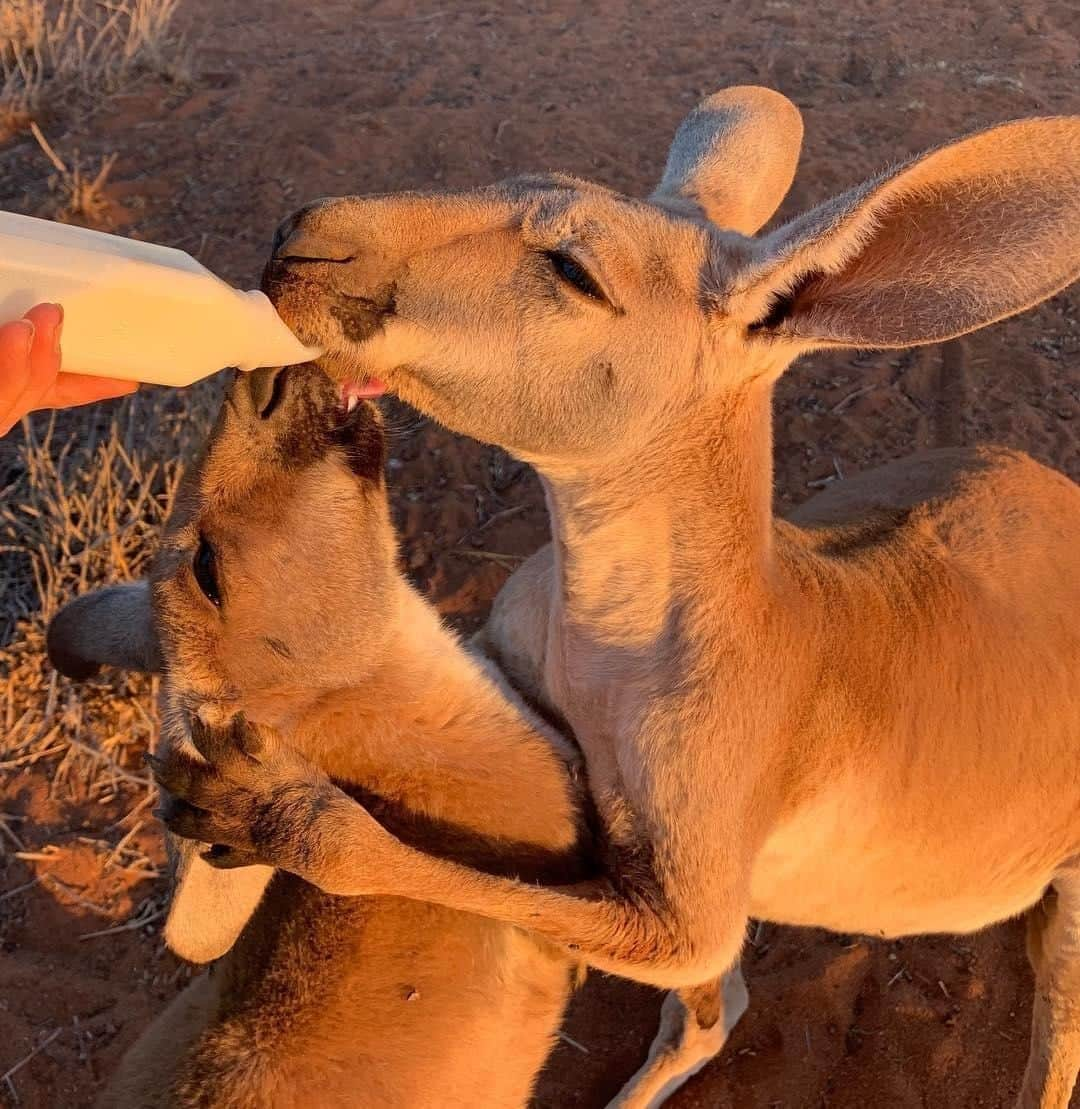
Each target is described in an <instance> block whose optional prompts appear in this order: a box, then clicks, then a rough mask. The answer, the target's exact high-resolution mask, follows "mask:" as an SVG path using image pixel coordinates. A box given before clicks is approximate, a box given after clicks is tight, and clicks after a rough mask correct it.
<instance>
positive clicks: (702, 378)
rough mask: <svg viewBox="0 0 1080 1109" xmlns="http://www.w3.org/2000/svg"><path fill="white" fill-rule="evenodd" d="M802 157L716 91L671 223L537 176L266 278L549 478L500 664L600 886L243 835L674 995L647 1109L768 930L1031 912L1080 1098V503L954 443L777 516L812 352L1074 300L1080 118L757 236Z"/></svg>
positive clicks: (1054, 1026) (323, 816)
mask: <svg viewBox="0 0 1080 1109" xmlns="http://www.w3.org/2000/svg"><path fill="white" fill-rule="evenodd" d="M801 139H802V124H801V119H800V116H799V113H798V110H797V109H796V108H795V106H794V105H793V104H792V103H791V102H790V101H789V100H787V99H786V98H784V97H783V96H781V95H780V94H778V93H775V92H771V91H769V90H767V89H759V88H735V89H728V90H726V91H724V92H721V93H718V94H716V95H714V96H712V97H710V98H709V99H707V100H706V101H705V102H704V103H702V104H701V105H700V106H699V107H698V108H697V109H696V110H695V111H694V112H693V113H692V114H691V115H690V116H689V118H688V119H687V120H686V121H685V122H684V123H683V124H682V125H681V127H680V128H679V130H678V133H677V135H676V137H675V141H674V145H673V146H672V149H671V153H670V155H669V157H668V161H667V167H666V169H665V172H664V175H663V178H662V180H661V182H660V185H659V186H658V188H657V190H656V191H655V193H654V194H653V195H652V196H651V197H650V198H649V199H648V200H639V199H635V198H631V197H626V196H622V195H620V194H618V193H616V192H613V191H612V190H610V189H607V188H604V187H601V186H599V185H595V184H592V183H589V182H586V181H581V180H577V179H574V178H569V177H564V176H558V175H555V176H543V177H522V178H516V179H514V180H511V181H509V182H504V183H502V184H499V185H495V186H492V187H489V188H483V189H476V190H472V191H467V192H458V193H451V194H440V195H422V194H404V195H400V196H393V195H391V196H379V197H371V198H363V197H344V198H339V199H326V200H322V201H318V202H315V203H313V204H311V205H309V206H307V207H306V208H303V209H301V210H300V211H299V212H298V213H296V214H295V215H294V216H293V217H291V218H290V219H289V220H287V221H286V223H285V224H283V225H282V227H281V228H280V229H279V231H278V235H277V239H276V242H275V245H274V253H273V256H272V259H271V261H270V262H269V264H268V267H267V270H266V274H265V287H266V289H267V290H268V292H269V293H270V295H271V297H272V299H273V300H274V302H275V304H276V305H277V308H278V310H279V311H280V312H281V313H282V315H283V316H284V318H285V319H286V320H287V321H288V322H289V323H290V324H291V325H292V326H293V328H294V329H295V330H296V332H297V333H298V334H299V335H300V336H301V337H302V338H303V339H304V340H305V341H307V342H311V343H317V344H319V345H320V346H321V347H323V348H324V349H325V351H326V352H327V353H326V355H325V356H324V358H323V360H322V364H323V366H324V367H325V368H326V369H328V370H329V371H330V372H331V373H332V374H333V375H334V376H335V377H336V378H338V379H339V380H341V381H344V382H351V383H352V384H351V385H350V386H349V388H351V389H352V390H353V391H354V392H356V393H357V394H361V393H362V394H364V395H369V394H371V393H377V392H379V391H380V390H382V389H386V390H389V391H391V392H394V393H396V394H397V395H398V396H400V397H401V398H403V399H404V400H406V401H408V402H410V403H411V404H413V405H415V406H416V407H418V408H419V409H421V410H422V411H423V412H425V413H426V414H428V415H430V416H433V417H434V418H436V419H438V420H440V421H441V422H442V423H444V424H446V425H447V426H448V427H449V428H451V429H453V430H455V431H457V432H460V433H463V434H466V435H471V436H474V437H476V438H479V439H481V440H484V441H485V442H489V443H494V444H497V445H499V446H501V447H503V448H505V449H507V450H508V451H510V452H511V453H513V454H514V455H516V456H518V457H519V458H521V459H523V460H525V461H526V462H529V463H531V464H532V465H534V466H535V468H536V469H537V471H538V472H539V474H540V475H541V478H542V480H543V483H544V487H545V490H546V495H547V499H548V504H549V507H550V514H551V522H552V532H553V542H552V544H551V546H550V547H549V548H546V549H545V550H543V551H541V552H539V553H538V554H536V555H535V556H534V557H533V559H532V560H530V561H529V562H527V563H526V564H525V565H524V566H523V567H521V569H520V570H519V571H518V572H517V573H516V574H515V575H514V576H513V577H512V578H511V579H510V581H509V582H508V584H507V585H506V586H505V588H504V590H503V592H502V593H501V595H500V597H499V598H498V600H497V602H496V606H495V611H494V613H493V616H492V620H491V622H490V624H489V626H488V633H487V640H488V645H489V650H490V651H491V652H492V653H493V654H494V655H495V656H496V657H497V658H498V659H499V661H500V663H501V664H502V666H503V667H504V669H505V671H506V673H507V674H508V676H509V677H510V678H511V680H512V681H513V682H514V683H515V684H516V685H518V686H519V688H521V689H522V690H524V691H526V692H527V693H528V694H529V695H530V696H532V697H534V698H536V700H537V702H538V703H540V704H543V705H545V706H547V708H548V709H549V710H550V711H552V712H554V713H557V714H558V716H559V717H560V718H561V719H563V720H565V721H566V722H567V724H568V725H569V727H570V728H571V729H572V730H573V732H574V734H575V736H576V737H577V740H578V742H579V743H580V745H581V748H582V751H583V754H584V757H585V761H586V767H587V771H588V781H589V788H590V791H591V794H592V797H593V800H594V802H595V804H596V808H597V810H598V815H599V820H600V824H601V826H602V829H603V832H604V834H605V836H606V838H607V841H608V842H609V843H610V845H611V850H612V853H613V856H614V861H613V862H612V864H611V865H610V867H608V868H607V870H606V872H605V873H604V874H603V875H602V876H601V877H600V878H597V879H591V880H588V881H585V882H582V883H570V884H567V885H563V886H558V887H551V886H543V887H542V886H537V885H533V884H528V883H525V882H521V881H516V880H514V879H512V878H506V877H499V876H492V875H485V874H480V873H478V872H476V871H475V870H474V869H470V868H467V867H464V866H462V865H461V864H459V863H457V862H453V861H449V860H446V859H442V858H435V857H432V856H431V855H430V854H425V853H424V852H422V851H419V850H417V849H416V848H415V847H414V846H412V845H409V844H405V843H403V842H402V841H401V839H400V837H397V836H395V835H394V834H393V831H392V830H391V829H388V828H385V827H384V826H382V824H381V823H380V821H379V820H378V819H377V815H376V814H372V813H370V812H369V811H367V810H366V809H365V808H364V807H363V806H362V805H361V804H360V803H355V804H354V805H353V806H352V807H351V809H346V807H345V805H344V803H342V804H341V806H340V807H339V808H338V809H337V810H335V811H334V812H333V814H331V813H329V812H325V813H324V812H320V811H317V810H315V809H312V810H311V811H310V813H309V816H310V821H309V825H308V827H307V829H306V830H305V833H304V837H303V839H302V840H301V841H298V842H293V843H290V844H289V845H287V847H286V848H285V850H284V851H283V852H282V851H281V848H280V847H279V845H278V844H277V843H276V842H274V843H269V842H267V841H266V838H265V837H264V836H262V835H260V833H259V829H258V828H257V827H256V828H251V827H250V825H248V824H244V836H243V839H242V842H240V843H239V844H238V846H239V848H240V849H242V850H243V851H244V852H246V857H249V858H254V859H258V860H259V861H261V862H264V863H265V862H271V863H273V864H275V865H278V866H281V867H283V868H284V869H286V870H289V871H291V872H293V873H296V874H299V875H301V876H302V877H304V878H305V879H307V880H308V881H310V882H312V883H314V884H315V885H317V886H319V887H320V888H321V889H324V890H327V891H330V892H333V893H337V894H362V893H367V892H369V891H370V890H372V889H377V890H379V891H381V892H394V893H397V894H400V895H401V896H405V897H415V898H420V899H423V900H426V901H432V902H435V903H438V904H441V905H446V906H451V907H454V908H458V909H465V910H468V911H470V912H475V913H480V914H483V915H485V916H489V917H492V918H494V919H497V920H501V921H505V922H508V923H514V924H517V925H520V926H522V927H525V928H528V929H530V930H531V931H533V932H534V933H535V934H537V935H541V936H544V937H546V938H547V939H549V940H552V941H554V942H555V943H558V944H561V945H564V946H565V947H566V948H568V949H573V951H574V952H575V953H577V954H579V955H580V956H581V957H582V958H583V959H585V960H586V961H587V962H589V963H590V964H592V965H594V966H597V967H600V968H602V969H603V970H606V971H610V972H613V973H617V974H621V975H625V976H628V977H631V978H635V979H638V980H640V981H642V982H646V983H652V984H654V985H656V986H660V987H666V988H669V989H674V990H675V991H677V992H676V993H674V994H672V995H670V996H669V998H668V1000H667V1001H666V1002H665V1006H664V1010H663V1019H662V1024H661V1029H660V1032H659V1035H658V1038H657V1041H656V1043H655V1044H654V1046H653V1050H652V1052H651V1055H650V1060H649V1062H648V1063H647V1064H646V1066H645V1068H643V1070H642V1071H641V1072H639V1074H638V1075H637V1076H636V1077H635V1078H634V1079H633V1080H631V1082H630V1083H629V1085H628V1086H627V1087H626V1089H625V1090H624V1092H623V1094H622V1095H621V1099H620V1103H621V1104H622V1105H633V1106H640V1105H656V1104H659V1103H660V1102H661V1101H662V1100H663V1099H664V1097H665V1096H666V1095H667V1094H668V1093H670V1092H671V1090H673V1089H674V1088H676V1087H677V1086H678V1085H679V1084H680V1083H681V1082H682V1081H684V1080H685V1078H686V1077H687V1076H688V1075H689V1074H691V1073H693V1072H694V1071H695V1070H696V1069H697V1068H699V1067H700V1066H702V1065H703V1064H704V1062H705V1061H706V1060H707V1059H708V1058H709V1057H710V1056H711V1055H712V1054H713V1053H715V1052H716V1051H717V1050H719V1048H720V1046H721V1045H722V1043H723V1041H724V1038H725V1036H726V1034H727V1031H728V1029H729V1028H730V1027H731V1025H732V1024H733V1023H734V1021H735V1020H737V1019H738V1016H739V1014H740V1013H741V1011H742V1008H743V1007H744V1006H745V993H744V991H743V990H742V987H741V982H740V981H739V979H738V971H737V960H738V957H739V953H740V948H741V947H742V944H743V940H744V936H745V932H746V924H747V919H748V918H749V917H750V916H754V917H759V918H765V919H768V920H772V921H778V922H782V923H789V924H803V925H818V926H823V927H826V928H832V929H835V930H839V931H843V932H863V933H868V934H873V935H881V936H902V935H908V934H912V933H920V932H927V931H934V932H937V931H949V932H969V931H972V930H975V929H979V928H982V927H984V926H986V925H989V924H991V923H993V922H996V921H1000V920H1002V919H1004V918H1007V917H1011V916H1014V915H1016V914H1019V913H1022V912H1024V911H1025V910H1028V909H1031V908H1032V907H1033V906H1037V908H1035V910H1034V911H1033V912H1031V914H1030V916H1029V920H1030V943H1029V949H1030V954H1031V958H1032V962H1033V965H1034V969H1035V978H1036V1001H1035V1010H1034V1019H1033V1023H1032V1043H1031V1054H1030V1059H1029V1063H1028V1068H1027V1072H1026V1075H1025V1077H1024V1080H1023V1088H1022V1092H1021V1094H1020V1104H1021V1105H1022V1106H1041V1107H1042V1109H1064V1107H1065V1106H1066V1104H1067V1102H1068V1099H1069V1093H1070V1091H1071V1089H1072V1086H1073V1083H1074V1080H1075V1078H1076V1074H1077V1070H1078V1067H1080V687H1078V683H1077V673H1078V666H1080V619H1078V618H1077V613H1078V612H1080V573H1078V572H1077V571H1078V552H1080V488H1078V487H1077V486H1076V485H1075V484H1073V483H1072V482H1071V481H1069V480H1068V479H1066V478H1065V477H1064V476H1063V475H1061V474H1059V473H1055V472H1053V471H1052V470H1049V469H1047V468H1045V467H1043V466H1041V465H1038V464H1036V463H1035V462H1033V461H1032V460H1030V459H1029V458H1027V457H1026V456H1024V455H1022V454H1019V453H1017V452H1014V451H1006V450H996V449H991V448H985V449H978V450H971V451H958V450H945V451H939V452H937V453H935V454H931V455H927V456H924V457H921V458H916V459H912V460H911V461H908V462H904V463H900V464H897V465H893V466H889V467H886V468H884V469H882V470H879V471H876V472H874V473H872V474H868V475H865V476H863V477H861V478H858V479H855V480H850V481H845V482H843V483H842V484H841V485H839V486H838V487H837V488H836V489H835V491H834V492H830V493H828V494H826V495H824V496H823V497H820V498H818V499H816V500H814V501H812V502H811V503H810V504H808V505H807V506H805V507H804V508H803V509H801V510H800V511H798V512H796V513H795V514H794V515H793V516H792V517H791V518H790V519H786V520H785V519H777V518H775V517H774V515H773V511H772V504H771V501H772V434H771V420H772V415H771V396H772V391H773V386H774V383H775V382H776V380H777V379H778V378H779V376H780V375H781V374H782V373H783V371H784V370H785V368H786V367H787V366H788V365H789V364H790V363H791V362H792V361H793V359H795V358H796V357H797V356H798V355H799V354H801V353H803V352H805V351H808V350H812V349H815V348H833V347H840V348H843V347H864V348H866V347H904V346H913V345H917V344H920V343H931V342H939V341H942V340H945V339H948V338H951V337H953V336H957V335H960V334H962V333H964V332H968V331H971V330H973V329H975V328H978V327H982V326H984V325H986V324H989V323H992V322H994V321H995V320H999V319H1001V318H1003V317H1005V316H1008V315H1010V314H1013V313H1016V312H1019V311H1022V310H1024V309H1026V308H1028V307H1030V306H1032V305H1034V304H1037V303H1038V302H1040V301H1041V300H1043V299H1045V298H1046V297H1048V296H1050V295H1051V294H1053V293H1054V292H1056V291H1057V290H1059V289H1061V288H1063V287H1065V286H1066V285H1067V284H1069V283H1070V282H1071V281H1073V280H1074V279H1075V278H1076V277H1077V275H1078V273H1080V118H1077V117H1070V118H1045V119H1031V120H1024V121H1019V122H1013V123H1007V124H1004V125H1002V126H998V127H994V128H991V129H989V130H986V131H983V132H981V133H977V134H974V135H972V136H969V137H968V138H966V139H962V140H959V141H956V142H952V143H949V144H946V145H944V146H942V147H940V148H938V149H936V150H933V151H930V152H929V153H928V154H925V155H923V156H921V157H918V158H915V159H914V160H912V161H910V162H908V163H906V164H904V165H901V166H899V167H896V168H893V169H890V170H888V171H886V172H884V173H882V174H880V175H879V176H877V177H874V178H872V179H870V180H869V181H867V182H866V183H864V184H862V185H859V186H857V187H855V188H853V189H852V190H850V191H849V192H846V193H844V194H843V195H841V196H838V197H835V198H833V199H831V200H828V201H826V202H825V203H823V204H821V205H819V206H818V207H816V208H814V209H812V210H810V211H809V212H807V213H806V214H804V215H802V216H800V217H798V218H796V219H794V220H792V221H791V222H789V223H786V224H784V225H783V226H780V227H778V228H777V229H775V230H772V231H769V232H767V233H764V234H758V232H759V231H760V229H761V228H762V226H763V225H764V224H765V223H766V221H767V220H768V219H769V218H770V217H771V216H772V215H773V213H774V212H775V210H776V208H777V206H778V205H779V203H780V201H781V199H782V198H783V196H784V194H785V193H786V191H787V189H788V187H789V185H790V183H791V180H792V178H793V175H794V172H795V166H796V162H797V159H798V155H799V147H800V144H801ZM271 784H272V783H271ZM197 796H198V791H195V793H194V796H193V797H192V798H190V799H192V800H195V803H196V804H198V801H197ZM346 812H348V814H349V815H348V819H347V820H346V821H344V822H343V821H342V816H343V814H345V813H346ZM192 827H193V829H194V830H195V831H197V833H198V838H200V839H204V840H207V841H218V840H221V841H222V842H224V843H226V844H228V842H229V834H230V829H229V828H228V827H224V826H222V825H221V824H220V823H215V821H214V820H213V819H208V820H205V821H201V822H200V821H195V822H192ZM331 829H332V830H331Z"/></svg>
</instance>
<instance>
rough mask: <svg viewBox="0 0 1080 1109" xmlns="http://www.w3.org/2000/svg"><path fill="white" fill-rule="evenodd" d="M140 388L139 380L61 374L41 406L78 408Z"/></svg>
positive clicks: (121, 395)
mask: <svg viewBox="0 0 1080 1109" xmlns="http://www.w3.org/2000/svg"><path fill="white" fill-rule="evenodd" d="M138 388H139V383H138V382H137V381H120V380H119V379H117V378H112V377H84V376H83V375H82V374H67V373H62V374H60V375H59V376H58V377H57V378H56V380H55V381H54V382H53V385H52V388H51V389H50V390H49V392H47V393H46V394H45V396H44V397H42V399H41V401H40V402H39V404H38V407H39V408H78V407H79V405H81V404H93V403H94V402H95V401H99V400H111V399H112V398H113V397H126V396H128V395H129V394H131V393H134V392H135V391H136V390H137V389H138Z"/></svg>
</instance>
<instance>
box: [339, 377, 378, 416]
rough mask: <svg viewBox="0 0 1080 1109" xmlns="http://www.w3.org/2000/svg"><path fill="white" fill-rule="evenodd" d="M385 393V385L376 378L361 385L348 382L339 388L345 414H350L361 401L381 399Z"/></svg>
mask: <svg viewBox="0 0 1080 1109" xmlns="http://www.w3.org/2000/svg"><path fill="white" fill-rule="evenodd" d="M385 392H386V385H385V383H384V382H382V381H380V380H379V379H378V378H377V377H370V378H368V380H367V381H365V382H364V383H363V384H359V383H358V382H355V381H350V382H349V384H348V385H343V386H342V388H341V403H342V405H343V406H344V408H345V410H346V411H347V412H351V411H352V410H353V409H354V408H355V407H356V405H357V403H358V402H359V401H361V400H370V399H371V398H372V397H381V396H382V395H383V393H385Z"/></svg>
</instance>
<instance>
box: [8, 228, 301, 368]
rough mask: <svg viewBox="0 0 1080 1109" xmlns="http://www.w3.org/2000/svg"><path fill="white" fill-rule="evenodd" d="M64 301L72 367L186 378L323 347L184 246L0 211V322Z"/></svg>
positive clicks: (286, 359)
mask: <svg viewBox="0 0 1080 1109" xmlns="http://www.w3.org/2000/svg"><path fill="white" fill-rule="evenodd" d="M43 301H51V302H54V303H57V304H60V305H62V306H63V309H64V331H63V338H62V343H63V356H64V362H63V368H64V370H66V371H69V372H71V373H78V374H95V375H100V376H103V377H114V378H122V379H125V380H129V381H145V382H150V383H152V384H156V385H190V384H191V383H192V382H194V381H198V380H199V379H200V378H203V377H208V376H209V375H210V374H212V373H215V372H216V371H218V370H220V369H223V368H224V367H226V366H237V367H239V368H240V369H242V370H253V369H255V368H256V367H259V366H289V365H293V364H295V363H298V362H308V361H311V360H312V359H313V358H317V357H318V356H319V354H320V353H321V352H320V351H319V350H318V349H317V348H313V347H307V346H305V345H304V344H303V343H301V342H300V340H299V339H297V338H296V336H295V335H294V334H293V333H292V332H291V331H290V330H289V329H288V328H287V327H286V326H285V324H284V323H283V322H282V320H281V317H280V316H279V315H278V314H277V312H275V311H274V307H273V305H272V304H271V303H270V301H269V300H268V299H267V298H266V297H265V296H264V295H263V294H262V293H260V292H247V293H243V292H239V291H238V290H236V289H234V288H232V287H231V286H230V285H227V284H226V283H225V282H224V281H222V280H221V279H220V278H219V277H215V276H214V275H213V274H212V273H211V272H210V271H209V270H208V269H207V268H206V267H205V266H202V265H200V264H199V263H198V262H196V261H195V259H194V258H192V257H191V256H190V255H188V254H185V253H184V252H183V251H182V250H174V249H172V248H171V247H165V246H156V245H155V244H153V243H142V242H137V241H136V240H134V239H124V238H121V237H120V236H119V235H106V234H103V233H102V232H100V231H88V230H86V229H85V228H82V227H69V226H67V225H65V224H61V223H51V222H50V221H48V220H42V219H34V218H32V217H30V216H19V215H15V214H14V213H11V212H0V323H6V322H7V321H9V320H14V319H18V318H19V317H20V316H22V315H23V313H25V312H26V311H27V310H28V309H30V308H32V307H33V306H34V305H35V304H40V303H42V302H43Z"/></svg>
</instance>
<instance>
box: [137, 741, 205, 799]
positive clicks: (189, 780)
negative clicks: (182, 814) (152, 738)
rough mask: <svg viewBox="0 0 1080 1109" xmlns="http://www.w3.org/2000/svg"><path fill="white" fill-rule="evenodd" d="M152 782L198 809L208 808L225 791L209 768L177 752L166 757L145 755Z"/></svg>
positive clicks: (171, 752) (172, 752)
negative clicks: (152, 778) (152, 777)
mask: <svg viewBox="0 0 1080 1109" xmlns="http://www.w3.org/2000/svg"><path fill="white" fill-rule="evenodd" d="M144 758H145V759H146V764H147V766H149V767H150V770H151V772H152V773H153V775H154V781H156V782H157V784H158V785H159V786H161V787H162V789H165V790H168V792H169V793H171V794H173V795H175V796H176V797H179V798H182V799H183V800H185V801H189V802H191V804H193V805H197V806H199V807H200V808H209V807H211V806H212V805H213V804H214V802H215V801H216V800H217V799H218V798H219V797H220V796H221V795H222V793H223V792H224V786H223V784H222V782H221V780H220V778H219V777H218V775H217V774H216V773H215V771H214V770H213V768H212V767H209V766H205V765H204V764H202V763H199V762H196V761H195V760H194V759H193V758H191V757H190V756H188V755H185V754H182V753H181V752H180V751H170V752H169V754H168V756H167V757H166V758H157V757H155V756H154V755H150V754H147V755H145V756H144Z"/></svg>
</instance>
